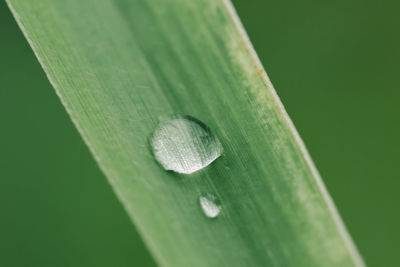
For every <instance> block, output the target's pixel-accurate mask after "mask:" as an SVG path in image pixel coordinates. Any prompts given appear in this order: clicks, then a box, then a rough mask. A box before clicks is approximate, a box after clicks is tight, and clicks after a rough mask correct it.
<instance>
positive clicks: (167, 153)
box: [151, 116, 223, 174]
mask: <svg viewBox="0 0 400 267" xmlns="http://www.w3.org/2000/svg"><path fill="white" fill-rule="evenodd" d="M151 147H152V149H153V153H154V156H155V158H156V159H157V161H158V162H159V163H160V164H161V165H162V166H163V167H164V169H166V170H171V171H175V172H178V173H185V174H190V173H193V172H195V171H198V170H201V169H203V168H204V167H206V166H208V165H209V164H210V163H211V162H213V161H214V160H216V159H217V158H218V157H219V156H221V153H222V150H223V149H222V145H221V143H220V141H219V140H218V138H217V137H216V136H215V135H214V134H213V133H212V132H211V130H210V129H209V128H208V127H207V126H206V125H205V124H204V123H202V122H201V121H199V120H197V119H195V118H193V117H190V116H179V117H175V118H173V119H169V120H166V121H163V122H161V123H160V124H159V125H158V126H157V128H156V129H155V131H154V133H153V136H152V138H151Z"/></svg>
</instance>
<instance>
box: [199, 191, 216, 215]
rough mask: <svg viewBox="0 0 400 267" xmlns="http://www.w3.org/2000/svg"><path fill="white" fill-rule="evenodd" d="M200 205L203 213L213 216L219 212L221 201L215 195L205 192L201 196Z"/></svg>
mask: <svg viewBox="0 0 400 267" xmlns="http://www.w3.org/2000/svg"><path fill="white" fill-rule="evenodd" d="M200 205H201V209H202V210H203V212H204V214H205V215H206V216H207V217H209V218H215V217H217V216H218V215H219V213H220V212H221V203H220V202H219V200H218V198H217V197H216V196H215V195H212V194H207V195H204V196H201V197H200Z"/></svg>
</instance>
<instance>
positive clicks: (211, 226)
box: [9, 0, 363, 266]
mask: <svg viewBox="0 0 400 267" xmlns="http://www.w3.org/2000/svg"><path fill="white" fill-rule="evenodd" d="M9 5H10V6H11V7H12V9H13V13H14V15H15V16H16V18H17V21H18V22H19V23H20V25H21V27H22V28H23V29H24V33H25V35H26V36H27V38H28V40H30V43H31V45H32V47H33V49H34V51H35V53H36V54H37V57H38V59H39V60H40V61H41V64H42V66H43V67H44V69H45V71H46V73H47V75H48V77H49V80H50V81H51V83H52V84H53V86H54V87H55V88H56V91H57V92H58V94H59V96H60V98H61V99H62V102H63V103H64V105H65V106H66V108H67V110H69V114H70V116H71V118H72V119H73V121H74V122H75V124H76V125H77V128H78V129H79V130H80V133H81V134H82V136H83V137H84V139H85V141H86V143H87V144H88V146H89V148H90V149H91V151H92V153H93V154H94V155H95V157H96V160H97V161H98V162H99V165H100V166H101V168H102V170H103V172H104V173H105V174H106V176H107V177H108V179H109V181H110V182H111V184H112V185H113V188H114V190H115V191H116V192H117V194H118V196H119V198H120V200H121V201H122V202H123V204H124V206H125V208H126V209H127V211H128V213H129V214H130V216H131V217H132V218H133V221H134V222H135V224H136V225H137V226H138V228H139V230H140V231H141V233H142V236H143V237H144V239H145V240H146V242H147V244H148V245H149V247H150V248H151V250H152V252H153V253H154V254H155V256H156V258H157V259H158V261H159V263H160V264H161V265H165V266H188V265H195V266H214V265H215V266H228V265H229V266H232V265H233V266H243V265H251V266H253V265H254V266H256V265H260V266H263V265H265V264H270V265H272V266H294V265H296V266H299V265H300V266H303V265H304V266H321V264H324V266H337V265H338V264H340V265H341V266H362V265H363V263H362V261H361V259H360V258H359V256H358V254H357V252H356V250H355V248H354V246H353V244H352V242H351V240H350V238H349V237H348V235H347V233H346V230H345V229H344V227H343V225H342V223H341V220H340V218H339V217H338V214H337V212H336V211H335V209H334V206H333V205H332V202H331V200H330V199H329V195H328V194H327V192H326V190H325V188H324V186H323V184H322V182H321V180H320V178H319V176H318V173H317V171H316V170H315V168H314V166H313V164H312V162H311V160H310V158H309V156H308V154H307V152H306V150H305V148H304V145H303V144H302V142H301V140H300V138H299V137H298V134H297V132H296V131H295V129H294V127H293V125H292V123H291V121H290V119H289V118H288V117H287V115H286V113H285V111H284V109H283V107H282V105H281V103H280V101H279V99H278V98H277V96H276V93H275V91H274V89H273V88H272V85H271V84H270V82H269V80H268V78H267V76H266V75H265V72H264V71H263V68H262V66H261V64H260V62H259V61H258V59H257V57H256V56H255V54H254V51H253V49H252V48H251V45H250V43H249V41H248V40H247V37H246V35H245V33H244V30H243V29H242V28H241V26H240V22H239V21H238V20H237V17H236V15H235V14H234V12H233V9H232V7H231V6H230V4H229V2H227V1H218V2H214V1H207V2H202V1H191V2H189V3H188V1H180V0H174V1H157V0H152V1H147V2H146V1H130V2H129V1H123V0H121V1H106V0H104V1H85V2H84V3H81V2H80V1H75V0H74V1H65V2H63V1H36V2H35V3H32V2H27V1H19V0H10V1H9ZM165 114H188V115H192V116H194V117H196V118H199V119H200V120H201V121H203V122H205V123H206V124H207V125H208V126H210V128H211V129H212V130H213V131H214V132H215V133H216V134H217V136H219V138H220V139H221V141H222V143H223V146H224V150H225V153H224V155H223V157H222V158H221V159H220V160H217V161H216V162H215V164H212V165H210V166H209V168H207V169H205V170H204V171H201V172H199V173H195V174H193V177H191V178H187V177H183V176H181V175H177V174H172V173H167V172H165V171H164V170H162V169H161V168H160V166H158V165H157V163H156V162H155V161H154V159H153V158H152V155H151V153H150V150H149V148H148V147H147V144H148V136H149V135H150V134H151V132H152V131H153V130H154V128H155V126H156V124H157V122H158V117H159V116H163V115H165ZM203 191H213V192H215V193H216V194H218V195H219V197H220V199H221V201H222V206H223V212H222V214H221V217H219V218H218V220H216V221H213V222H210V221H209V220H207V218H204V217H202V214H201V213H200V207H199V206H198V201H197V200H198V197H199V194H200V193H201V192H203ZM143 203H145V204H143ZM270 214H271V215H270ZM194 230H196V231H199V233H197V232H196V231H194ZM221 247H224V248H225V249H221ZM182 254H184V255H185V257H181V255H182Z"/></svg>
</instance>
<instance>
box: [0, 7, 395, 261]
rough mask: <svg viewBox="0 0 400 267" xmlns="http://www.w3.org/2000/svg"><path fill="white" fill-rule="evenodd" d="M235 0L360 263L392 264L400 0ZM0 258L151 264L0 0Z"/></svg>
mask: <svg viewBox="0 0 400 267" xmlns="http://www.w3.org/2000/svg"><path fill="white" fill-rule="evenodd" d="M234 5H235V6H236V8H237V11H238V13H239V15H240V17H241V19H242V21H243V23H244V25H245V27H246V29H247V31H248V33H249V35H250V38H251V40H252V41H253V44H254V46H255V48H256V50H257V52H258V54H259V56H260V58H261V61H262V62H263V64H264V66H265V67H266V69H267V72H268V74H269V76H270V78H271V80H272V82H273V83H274V84H275V87H276V89H277V91H278V94H279V96H280V97H281V99H282V101H283V103H284V104H285V106H286V109H287V110H288V113H289V115H290V116H291V118H292V119H293V121H294V123H295V125H296V127H297V129H298V131H299V132H300V134H301V136H302V138H303V139H304V141H305V143H306V145H307V147H308V149H309V151H310V153H311V155H312V157H313V159H314V161H315V163H316V165H317V167H318V169H319V171H320V173H321V175H322V177H323V179H324V181H325V183H326V185H327V187H328V189H329V191H330V193H331V195H332V197H333V199H334V201H335V203H336V205H337V207H338V209H339V211H340V213H341V215H342V217H343V219H344V221H345V223H346V225H347V227H348V229H349V231H350V233H351V235H352V237H353V239H354V240H355V242H356V244H357V246H358V248H359V250H360V252H361V254H362V255H363V257H364V259H365V261H366V263H367V265H369V266H376V267H382V266H384V267H390V266H399V265H400V263H399V262H400V261H399V260H398V253H399V251H400V227H399V226H400V214H399V210H400V208H399V204H400V179H399V178H400V175H399V169H400V162H399V156H398V153H399V150H400V125H399V120H398V117H399V115H400V113H399V111H400V107H399V102H400V90H399V89H400V88H399V84H400V73H399V64H400V16H399V14H398V13H399V10H400V2H399V1H397V0H387V1H379V0H372V1H371V0H339V1H311V0H304V1H293V0H292V1H290V0H286V1H285V0H284V1H271V0H235V1H234ZM0 36H1V42H0V118H1V124H2V127H1V131H0V149H1V150H0V164H1V178H0V212H1V217H0V266H4V267H8V266H41V267H42V266H60V267H62V266H96V267H100V266H144V267H145V266H155V264H154V262H153V261H152V259H151V256H150V255H149V253H148V252H147V250H146V248H145V247H144V244H143V242H142V241H141V240H140V238H139V236H138V233H137V232H136V231H135V228H134V227H133V226H132V225H131V223H130V221H129V219H128V216H127V215H126V214H125V212H124V210H123V208H122V206H121V205H120V204H119V202H118V201H117V199H116V197H115V196H114V194H113V192H112V190H111V188H110V186H109V185H108V184H107V182H106V179H105V178H104V177H103V175H102V173H101V172H100V170H99V168H98V167H97V165H96V163H95V162H94V160H93V159H92V157H91V155H90V153H89V151H88V149H87V147H86V146H85V145H84V143H83V142H82V140H81V138H80V136H79V134H78V133H77V131H76V129H75V128H74V126H73V125H72V123H71V121H70V119H69V118H68V116H67V114H66V112H65V110H64V108H63V107H62V106H61V103H60V101H59V100H58V98H57V96H56V95H55V93H54V90H53V89H52V88H51V86H50V84H49V82H48V81H47V79H46V77H45V74H44V73H43V71H42V70H41V68H40V66H39V64H38V62H37V60H36V59H35V57H34V55H33V52H32V51H31V49H30V47H29V46H28V44H27V42H26V41H25V39H24V38H23V36H22V33H21V32H20V30H19V29H18V27H17V25H16V23H15V22H14V20H13V18H12V16H11V14H10V12H9V10H8V8H7V7H6V4H5V3H4V1H2V2H1V3H0Z"/></svg>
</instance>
